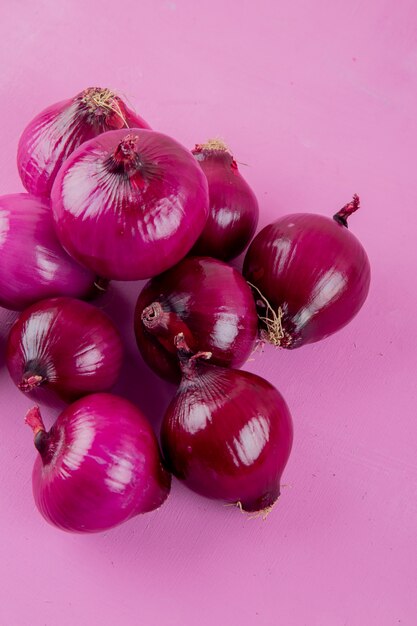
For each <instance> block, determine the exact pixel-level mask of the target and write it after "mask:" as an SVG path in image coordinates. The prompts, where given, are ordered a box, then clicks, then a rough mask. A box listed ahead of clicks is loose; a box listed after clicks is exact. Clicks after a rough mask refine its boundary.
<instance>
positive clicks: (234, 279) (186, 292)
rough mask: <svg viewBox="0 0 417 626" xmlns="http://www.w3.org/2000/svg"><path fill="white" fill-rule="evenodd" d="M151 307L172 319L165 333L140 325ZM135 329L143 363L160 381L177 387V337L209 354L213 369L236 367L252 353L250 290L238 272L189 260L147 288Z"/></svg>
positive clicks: (254, 333) (222, 265)
mask: <svg viewBox="0 0 417 626" xmlns="http://www.w3.org/2000/svg"><path fill="white" fill-rule="evenodd" d="M154 302H158V303H160V304H161V306H162V308H163V310H164V312H166V313H169V314H171V316H172V323H171V325H170V326H169V328H168V332H167V333H161V331H160V330H159V329H158V328H156V329H155V330H153V329H152V328H150V329H147V328H146V326H145V324H144V323H143V321H142V314H143V311H144V309H145V308H146V307H149V306H150V305H151V304H152V303H154ZM134 324H135V334H136V341H137V344H138V347H139V350H140V352H141V354H142V357H143V358H144V360H145V362H146V363H147V364H148V365H149V367H151V368H152V369H153V370H154V371H155V372H156V373H157V374H158V375H159V376H160V377H161V378H164V379H166V380H170V381H171V382H179V381H180V380H181V370H180V367H179V364H178V358H177V350H176V348H175V344H174V338H175V336H176V335H177V334H178V333H179V332H184V333H185V335H186V340H187V342H188V344H189V347H190V348H191V349H193V350H195V351H198V350H202V349H204V350H210V351H211V352H212V359H211V360H212V363H214V364H217V365H223V366H225V367H240V366H241V365H243V363H244V362H245V361H246V359H247V358H248V357H249V356H250V355H251V353H252V351H253V349H254V347H255V342H256V339H257V324H258V319H257V313H256V307H255V303H254V299H253V296H252V293H251V290H250V288H249V287H248V285H247V284H246V282H245V280H244V279H243V278H242V276H241V275H240V274H239V272H238V271H237V270H236V269H234V268H232V267H230V266H229V265H226V264H225V263H223V262H222V261H219V260H217V259H212V258H209V257H187V258H186V259H183V260H182V261H181V262H180V263H178V264H177V265H176V266H175V267H173V268H171V269H170V270H168V271H167V272H165V273H164V274H161V275H160V276H157V277H155V278H153V279H152V280H150V281H149V282H148V283H147V284H146V285H145V287H144V288H143V290H142V292H141V293H140V295H139V297H138V301H137V304H136V309H135V322H134Z"/></svg>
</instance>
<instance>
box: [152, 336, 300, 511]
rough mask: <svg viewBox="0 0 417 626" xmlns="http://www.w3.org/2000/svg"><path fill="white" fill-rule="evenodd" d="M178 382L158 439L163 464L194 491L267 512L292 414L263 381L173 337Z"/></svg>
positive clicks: (284, 455)
mask: <svg viewBox="0 0 417 626" xmlns="http://www.w3.org/2000/svg"><path fill="white" fill-rule="evenodd" d="M176 343H177V347H178V350H179V358H180V362H181V369H182V381H181V384H180V387H179V389H178V391H177V394H176V396H175V397H174V399H173V400H172V402H171V404H170V405H169V407H168V410H167V412H166V414H165V417H164V420H163V423H162V430H161V444H162V449H163V453H164V456H165V459H166V462H167V464H168V467H169V469H170V470H171V471H172V472H173V474H175V476H177V478H179V479H180V480H182V481H184V482H185V484H186V485H187V486H188V487H190V489H193V490H194V491H196V492H197V493H199V494H201V495H203V496H206V497H208V498H216V499H219V500H224V501H226V502H230V503H235V504H237V505H239V506H240V507H241V508H242V509H244V510H245V511H265V512H267V511H268V510H269V509H270V507H272V505H273V504H274V502H275V501H276V499H277V498H278V496H279V495H280V479H281V474H282V472H283V470H284V468H285V465H286V463H287V461H288V458H289V455H290V451H291V446H292V438H293V431H292V421H291V415H290V412H289V410H288V407H287V405H286V403H285V401H284V399H283V397H282V396H281V394H280V393H279V392H278V391H277V390H276V389H275V388H274V387H273V386H272V385H270V384H269V383H268V382H267V381H266V380H264V379H263V378H260V377H259V376H255V374H250V373H249V372H242V371H240V370H234V369H226V368H223V367H217V366H215V365H211V364H210V362H206V361H204V359H205V358H209V357H210V353H197V354H195V355H193V354H192V353H191V351H190V350H189V349H188V346H187V345H186V343H185V341H184V337H183V335H181V334H180V335H179V336H178V337H177V340H176Z"/></svg>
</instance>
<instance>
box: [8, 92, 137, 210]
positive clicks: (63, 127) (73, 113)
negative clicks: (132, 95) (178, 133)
mask: <svg viewBox="0 0 417 626" xmlns="http://www.w3.org/2000/svg"><path fill="white" fill-rule="evenodd" d="M88 91H89V90H85V91H84V92H81V93H79V94H78V95H77V96H75V97H74V98H70V99H68V100H63V101H62V102H57V103H55V104H53V105H51V106H49V107H48V108H47V109H45V110H44V111H42V112H41V113H39V115H37V116H36V117H35V118H34V119H33V120H32V121H31V122H30V123H29V124H28V126H27V127H26V128H25V130H24V131H23V134H22V136H21V138H20V141H19V147H18V153H17V164H18V169H19V174H20V178H21V179H22V183H23V185H24V187H25V188H26V189H27V191H28V192H29V193H32V194H34V195H36V196H42V197H47V198H49V196H50V193H51V189H52V184H53V182H54V180H55V177H56V175H57V173H58V171H59V169H60V167H61V165H62V164H63V163H64V161H65V160H66V159H67V158H68V157H69V155H70V154H71V153H72V152H74V150H76V148H78V147H79V146H80V145H81V144H83V143H84V142H85V141H88V140H90V139H92V138H93V137H96V136H97V135H100V134H101V133H103V132H106V131H109V130H116V129H118V128H122V127H124V126H127V127H136V128H149V126H148V124H147V122H145V120H143V119H142V118H141V117H140V116H139V115H136V113H134V112H133V111H132V110H130V109H129V107H128V106H126V104H125V103H124V102H123V101H122V100H121V99H120V98H119V97H118V96H114V101H113V102H114V103H115V110H111V109H109V108H108V107H107V106H102V107H100V106H97V107H96V108H95V112H93V111H91V110H90V109H89V107H88V105H87V104H86V103H85V102H84V96H85V94H86V92H88ZM102 91H104V90H102ZM110 104H111V103H110ZM118 110H119V113H118V112H117V111H118Z"/></svg>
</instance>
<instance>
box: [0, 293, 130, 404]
mask: <svg viewBox="0 0 417 626" xmlns="http://www.w3.org/2000/svg"><path fill="white" fill-rule="evenodd" d="M122 357H123V347H122V342H121V339H120V335H119V333H118V331H117V329H116V327H115V326H114V324H113V322H112V321H111V319H110V318H109V317H108V316H107V315H106V314H105V313H103V311H100V310H99V309H97V308H96V307H94V306H93V305H91V304H88V303H86V302H81V301H80V300H75V299H73V298H51V299H48V300H43V301H42V302H38V303H37V304H34V305H32V306H31V307H29V308H28V309H26V310H25V311H24V312H23V313H22V315H21V316H20V318H19V319H18V320H17V321H16V322H15V324H14V325H13V327H12V329H11V331H10V334H9V338H8V342H7V350H6V362H7V367H8V368H9V373H10V376H11V377H12V379H13V382H14V383H15V384H16V385H17V386H18V387H19V389H21V390H22V391H24V392H31V391H33V390H34V389H37V388H38V387H40V386H42V387H47V388H49V389H51V390H52V391H54V392H55V393H56V394H57V395H58V396H59V397H61V398H62V399H63V400H67V401H71V400H75V399H76V398H79V397H81V396H83V395H86V394H89V393H93V392H96V391H106V390H108V389H110V388H111V387H112V386H113V385H114V383H115V382H116V380H117V378H118V375H119V372H120V368H121V364H122Z"/></svg>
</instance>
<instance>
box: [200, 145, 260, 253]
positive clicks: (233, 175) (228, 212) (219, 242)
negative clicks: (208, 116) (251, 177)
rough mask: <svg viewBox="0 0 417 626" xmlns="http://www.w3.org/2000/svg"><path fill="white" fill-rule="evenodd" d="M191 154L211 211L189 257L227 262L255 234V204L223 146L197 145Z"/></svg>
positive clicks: (239, 251) (246, 185)
mask: <svg viewBox="0 0 417 626" xmlns="http://www.w3.org/2000/svg"><path fill="white" fill-rule="evenodd" d="M193 154H194V156H195V158H196V159H197V161H198V162H199V164H200V166H201V168H202V170H203V172H204V173H205V175H206V177H207V181H208V187H209V198H210V210H209V216H208V218H207V222H206V225H205V227H204V230H203V232H202V234H201V235H200V237H199V238H198V241H197V243H196V244H195V246H194V247H193V249H192V251H191V253H192V254H195V255H199V256H212V257H215V258H216V259H222V260H223V261H229V260H230V259H233V258H235V257H236V256H238V255H239V254H240V253H241V252H243V250H244V249H245V248H246V246H247V245H248V243H249V242H250V240H251V239H252V237H253V235H254V233H255V230H256V226H257V224H258V218H259V207H258V201H257V199H256V196H255V194H254V193H253V191H252V189H251V188H250V187H249V185H248V183H247V182H246V181H245V179H244V178H243V176H242V175H241V173H240V172H239V168H238V165H237V163H236V161H235V159H234V158H233V156H232V154H231V153H230V151H229V149H228V147H227V146H226V144H225V143H224V142H222V141H220V140H219V139H211V140H209V141H208V142H207V143H205V144H197V145H196V146H195V148H194V150H193Z"/></svg>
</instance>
